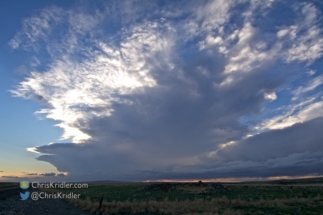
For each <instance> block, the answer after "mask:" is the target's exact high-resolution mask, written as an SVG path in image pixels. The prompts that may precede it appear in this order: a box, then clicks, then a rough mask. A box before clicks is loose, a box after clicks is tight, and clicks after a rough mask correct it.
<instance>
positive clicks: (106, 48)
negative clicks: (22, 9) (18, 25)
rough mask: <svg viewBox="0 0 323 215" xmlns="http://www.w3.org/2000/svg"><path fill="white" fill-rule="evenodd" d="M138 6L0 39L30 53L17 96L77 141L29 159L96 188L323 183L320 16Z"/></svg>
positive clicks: (58, 11)
mask: <svg viewBox="0 0 323 215" xmlns="http://www.w3.org/2000/svg"><path fill="white" fill-rule="evenodd" d="M141 4H143V2H141V1H138V2H131V1H125V2H110V3H109V4H105V5H104V6H102V5H101V7H94V6H93V7H94V8H92V9H93V10H92V9H85V8H86V7H81V6H79V7H76V8H73V9H70V10H66V9H63V8H59V7H49V8H45V9H43V10H42V11H41V12H40V13H38V14H35V15H34V16H33V17H30V18H26V19H25V20H24V21H23V27H22V30H21V31H20V32H18V33H17V34H16V36H15V37H14V38H13V39H12V40H11V41H10V42H9V45H10V46H11V47H12V48H13V49H23V50H26V51H29V52H31V53H32V54H33V56H32V57H31V58H30V65H29V66H28V68H29V71H30V72H29V74H28V75H27V77H26V78H25V79H24V80H22V81H21V82H20V84H19V85H18V86H17V87H16V89H14V90H12V93H13V95H15V96H18V97H23V98H32V99H36V100H37V101H39V102H41V103H43V104H44V105H45V106H46V108H44V109H42V110H39V111H38V112H37V113H38V114H40V115H43V116H45V117H46V118H49V119H54V120H57V121H59V124H57V126H59V127H61V128H62V129H63V135H62V139H71V140H72V142H73V143H65V144H49V145H44V146H37V147H35V148H34V149H33V150H34V151H36V152H40V153H43V155H41V156H39V157H38V160H41V161H46V162H49V163H51V164H53V165H54V166H55V167H56V168H57V169H58V171H60V172H68V173H69V174H68V176H70V177H72V176H75V177H76V176H83V177H87V178H91V177H92V178H93V179H114V180H147V179H163V178H164V179H195V178H217V177H270V176H280V175H290V176H297V175H306V174H322V170H321V168H319V167H320V166H321V165H322V162H323V160H322V159H321V158H322V153H323V151H322V150H323V149H322V146H321V145H320V143H322V140H323V134H322V132H320V130H319V129H318V128H320V127H322V124H323V120H322V118H321V117H322V116H323V111H322V110H323V103H322V90H320V89H321V85H322V75H321V73H322V72H321V71H314V70H313V69H311V65H313V64H314V63H315V62H317V61H321V60H322V58H321V57H322V51H323V38H322V28H321V25H320V22H319V20H320V19H321V17H322V11H320V9H319V7H318V6H317V5H315V4H314V3H306V2H301V3H300V2H295V3H294V5H293V6H290V3H288V2H285V1H269V2H268V3H267V4H263V2H261V1H259V2H258V1H239V2H238V1H203V2H202V1H200V2H194V1H192V2H186V3H185V4H184V3H183V2H182V3H179V2H177V3H173V2H168V3H167V4H166V5H158V4H157V3H156V2H154V3H152V2H151V3H149V5H145V7H141ZM98 8H101V9H98ZM281 11H284V13H281ZM277 14H278V15H277ZM285 16H286V17H285ZM27 70H28V69H27ZM309 71H311V72H310V75H308V74H309ZM277 129H280V130H277ZM287 170H288V171H287Z"/></svg>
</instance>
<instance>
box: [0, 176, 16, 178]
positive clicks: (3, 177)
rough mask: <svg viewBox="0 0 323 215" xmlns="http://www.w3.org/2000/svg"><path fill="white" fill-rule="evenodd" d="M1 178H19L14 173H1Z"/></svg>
mask: <svg viewBox="0 0 323 215" xmlns="http://www.w3.org/2000/svg"><path fill="white" fill-rule="evenodd" d="M1 178H19V177H18V176H14V175H3V176H1Z"/></svg>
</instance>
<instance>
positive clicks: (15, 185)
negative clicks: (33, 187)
mask: <svg viewBox="0 0 323 215" xmlns="http://www.w3.org/2000/svg"><path fill="white" fill-rule="evenodd" d="M7 188H19V183H14V182H0V190H1V189H7Z"/></svg>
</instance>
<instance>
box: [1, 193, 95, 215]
mask: <svg viewBox="0 0 323 215" xmlns="http://www.w3.org/2000/svg"><path fill="white" fill-rule="evenodd" d="M28 191H29V192H34V191H37V190H28ZM20 192H23V191H22V189H20V188H14V189H5V190H0V215H47V214H48V215H52V214H53V215H56V214H57V215H89V214H91V213H90V212H87V211H83V210H81V209H79V208H75V207H74V206H72V205H70V204H69V203H68V202H67V201H65V200H63V199H41V200H38V201H34V200H32V199H31V198H28V199H27V200H25V201H22V200H21V198H20Z"/></svg>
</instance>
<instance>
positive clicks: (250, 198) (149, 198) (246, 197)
mask: <svg viewBox="0 0 323 215" xmlns="http://www.w3.org/2000/svg"><path fill="white" fill-rule="evenodd" d="M214 185H215V184H212V183H203V185H201V186H198V185H197V184H192V183H191V184H190V185H187V184H186V185H185V184H180V183H178V184H176V186H170V185H169V186H168V187H169V190H168V192H166V191H165V190H164V191H162V189H161V187H162V186H166V185H162V184H155V185H152V184H151V183H119V184H118V183H115V184H109V183H108V184H90V185H89V188H87V189H61V191H64V192H70V191H71V192H74V193H77V194H81V199H80V200H73V201H72V202H73V203H74V204H75V205H77V206H78V207H81V208H83V209H85V210H89V211H92V212H98V208H99V202H100V200H101V197H102V196H103V202H102V205H101V208H100V213H101V214H138V215H139V214H140V215H144V214H145V215H148V214H155V215H161V214H174V215H175V214H187V215H189V214H203V215H206V214H226V215H229V214H286V215H287V214H288V215H291V214H293V215H296V214H301V215H306V214H313V215H314V214H315V215H317V214H323V186H322V184H293V185H291V184H269V183H250V184H239V183H236V184H223V185H224V186H222V185H221V184H220V185H221V186H222V187H223V189H222V190H221V189H220V190H217V191H216V192H214V193H207V192H204V191H205V190H208V189H210V188H212V187H213V186H214ZM220 185H219V187H220V188H221V186H220ZM149 186H150V187H151V186H157V188H156V187H155V188H154V189H149ZM158 186H159V187H158ZM145 188H146V189H145ZM147 188H148V189H147Z"/></svg>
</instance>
